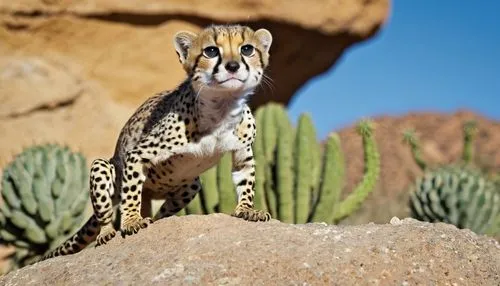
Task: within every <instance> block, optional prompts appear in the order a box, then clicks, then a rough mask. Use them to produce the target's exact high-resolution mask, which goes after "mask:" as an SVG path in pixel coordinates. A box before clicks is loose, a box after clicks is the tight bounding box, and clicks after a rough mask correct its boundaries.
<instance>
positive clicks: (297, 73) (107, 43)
mask: <svg viewBox="0 0 500 286" xmlns="http://www.w3.org/2000/svg"><path fill="white" fill-rule="evenodd" d="M388 13H389V0H373V1H365V0H353V1H334V0H323V1H315V2H314V4H312V3H310V2H308V1H301V0H294V1H290V0H245V1H233V0H213V1H197V0H171V1H154V0H140V1H139V0H131V1H115V0H104V1H59V0H16V1H0V55H1V59H0V99H1V102H2V104H0V130H2V137H3V138H5V139H4V140H0V150H1V151H0V168H1V166H2V165H3V164H5V162H6V161H7V160H10V159H11V156H12V155H13V154H15V153H17V152H19V151H20V150H21V148H22V147H23V146H27V145H31V144H33V143H37V142H47V141H48V142H58V143H63V144H69V145H70V146H71V147H73V149H78V150H81V151H83V152H84V153H85V155H87V156H88V157H90V158H95V157H103V156H104V157H107V156H110V154H112V151H113V148H114V144H115V142H116V138H117V135H118V132H119V131H120V128H121V126H122V125H123V124H124V123H125V120H126V119H127V117H128V116H129V115H130V114H131V113H132V112H133V110H134V109H135V108H137V106H138V105H139V104H140V103H142V102H143V101H144V100H145V98H147V97H149V96H151V95H152V94H153V93H155V92H158V91H161V90H164V89H171V88H173V87H174V86H175V85H177V84H178V83H179V82H180V81H181V80H182V79H183V78H184V72H183V70H182V68H181V66H180V64H179V63H178V59H177V56H176V54H175V51H174V49H173V46H172V37H173V35H174V33H175V32H176V31H178V30H183V29H188V30H192V31H197V30H199V29H200V27H202V26H206V25H209V24H212V23H236V22H237V23H243V24H248V25H250V26H253V27H266V28H268V29H269V30H270V31H271V32H272V33H273V35H274V42H273V45H272V50H271V54H272V58H271V66H270V68H269V70H268V75H269V77H270V78H271V79H272V81H271V82H270V83H267V84H263V85H262V88H261V89H260V90H259V91H258V92H257V94H256V95H255V97H254V101H253V103H254V106H256V105H258V104H262V103H264V102H267V101H270V100H273V101H280V102H284V103H286V102H288V100H289V99H290V98H291V96H292V95H293V94H294V92H295V91H296V90H297V89H298V88H299V87H300V86H301V85H302V84H303V83H305V82H306V81H307V80H309V79H310V78H311V77H313V76H315V75H318V74H320V73H322V72H324V71H325V70H327V69H329V68H330V67H331V66H332V65H333V64H334V63H335V61H336V60H337V59H338V58H339V57H340V56H341V55H342V53H343V51H344V50H345V49H346V48H348V47H349V46H351V45H352V44H354V43H357V42H360V41H363V40H365V39H367V38H370V37H371V36H373V35H374V34H375V33H376V32H377V31H378V30H379V29H380V27H381V25H383V23H384V21H385V20H386V19H387V17H388Z"/></svg>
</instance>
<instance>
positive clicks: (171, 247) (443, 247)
mask: <svg viewBox="0 0 500 286" xmlns="http://www.w3.org/2000/svg"><path fill="white" fill-rule="evenodd" d="M499 273H500V246H499V244H498V242H496V241H494V240H491V239H488V238H486V237H483V236H477V235H476V234H474V233H472V232H470V231H468V230H458V229H457V228H455V227H454V226H451V225H446V224H429V223H422V222H418V221H416V220H413V219H403V220H401V221H400V223H398V224H397V225H391V224H383V225H378V224H368V225H359V226H335V225H329V226H327V225H325V224H319V223H318V224H305V225H289V224H284V223H280V222H278V221H271V222H268V223H252V222H246V221H243V220H241V219H237V218H233V217H230V216H227V215H223V214H212V215H206V216H196V215H190V216H184V217H171V218H168V219H164V220H161V221H158V222H156V223H154V224H153V225H151V226H150V227H148V228H147V229H144V230H141V231H140V232H139V233H138V234H136V235H133V236H130V237H127V238H125V239H123V238H121V237H119V236H117V237H116V238H115V239H113V240H112V241H111V242H110V243H109V244H107V245H105V246H102V247H98V248H89V249H86V250H84V251H82V252H80V253H78V254H75V255H72V256H64V257H57V258H54V259H50V260H46V261H42V262H40V263H37V264H35V265H31V266H28V267H25V268H22V269H20V270H17V271H14V272H11V273H9V274H7V275H6V276H4V277H2V278H0V285H12V286H14V285H61V284H64V285H82V284H84V285H139V284H140V285H187V284H189V285H269V283H271V282H272V283H273V284H277V285H361V284H369V283H371V284H380V285H417V284H418V285H432V284H439V285H499V283H500V276H499Z"/></svg>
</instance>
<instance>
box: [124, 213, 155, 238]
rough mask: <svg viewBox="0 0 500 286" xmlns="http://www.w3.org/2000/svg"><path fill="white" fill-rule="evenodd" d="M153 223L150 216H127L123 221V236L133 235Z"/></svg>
mask: <svg viewBox="0 0 500 286" xmlns="http://www.w3.org/2000/svg"><path fill="white" fill-rule="evenodd" d="M151 223H153V220H152V219H151V218H149V217H146V218H141V217H140V216H136V217H131V218H126V219H125V220H124V221H123V223H122V226H121V229H120V232H121V234H122V236H123V237H125V236H126V235H132V234H135V233H137V232H139V230H140V229H141V228H146V227H148V225H150V224H151Z"/></svg>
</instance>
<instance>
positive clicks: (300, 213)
mask: <svg viewBox="0 0 500 286" xmlns="http://www.w3.org/2000/svg"><path fill="white" fill-rule="evenodd" d="M313 128H314V126H313V123H312V119H311V117H310V116H309V115H308V114H303V115H301V116H300V117H299V123H298V127H297V134H296V136H295V150H294V157H295V166H294V169H295V194H294V195H295V223H305V222H307V219H308V218H309V214H310V210H311V208H312V205H311V200H312V199H311V198H312V190H313V184H314V181H315V179H314V166H313V163H314V159H313V154H312V151H311V150H312V149H313V148H314V146H313V143H316V139H315V138H314V141H312V140H311V139H312V138H310V136H309V135H310V134H311V132H310V129H313Z"/></svg>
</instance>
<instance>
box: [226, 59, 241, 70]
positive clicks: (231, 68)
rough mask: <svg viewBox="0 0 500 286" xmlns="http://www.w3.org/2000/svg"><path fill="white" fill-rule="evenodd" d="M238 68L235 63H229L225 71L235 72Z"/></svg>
mask: <svg viewBox="0 0 500 286" xmlns="http://www.w3.org/2000/svg"><path fill="white" fill-rule="evenodd" d="M239 68H240V64H239V63H238V62H235V61H230V62H228V63H227V64H226V70H227V71H228V72H237V71H238V69H239Z"/></svg>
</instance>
